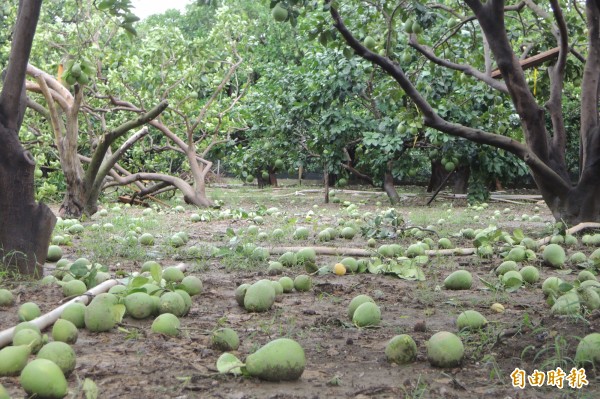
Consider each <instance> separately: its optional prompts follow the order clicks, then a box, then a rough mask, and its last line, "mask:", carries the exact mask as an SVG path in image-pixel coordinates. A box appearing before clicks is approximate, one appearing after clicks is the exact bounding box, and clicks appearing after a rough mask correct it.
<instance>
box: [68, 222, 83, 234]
mask: <svg viewBox="0 0 600 399" xmlns="http://www.w3.org/2000/svg"><path fill="white" fill-rule="evenodd" d="M83 230H84V228H83V226H82V225H80V224H79V223H75V224H74V225H73V226H71V227H69V228H68V229H67V231H68V232H69V234H73V235H75V234H80V233H83Z"/></svg>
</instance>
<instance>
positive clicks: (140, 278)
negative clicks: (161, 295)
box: [131, 276, 160, 288]
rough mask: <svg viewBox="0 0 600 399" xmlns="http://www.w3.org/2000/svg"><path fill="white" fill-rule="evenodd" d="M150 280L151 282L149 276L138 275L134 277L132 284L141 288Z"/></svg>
mask: <svg viewBox="0 0 600 399" xmlns="http://www.w3.org/2000/svg"><path fill="white" fill-rule="evenodd" d="M159 281H160V280H159ZM149 282H150V279H148V277H144V276H137V277H135V278H134V279H133V281H131V286H132V287H133V288H139V287H141V286H142V285H144V284H148V283H149Z"/></svg>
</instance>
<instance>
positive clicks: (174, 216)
mask: <svg viewBox="0 0 600 399" xmlns="http://www.w3.org/2000/svg"><path fill="white" fill-rule="evenodd" d="M223 195H225V196H226V195H227V192H225V193H224V194H223ZM339 196H342V197H343V198H344V199H348V200H351V201H356V202H359V200H360V199H362V198H363V197H356V196H353V195H352V194H344V193H341V194H339ZM266 198H267V199H266V200H264V202H265V206H267V207H268V206H278V207H280V209H281V210H282V211H284V213H285V215H287V216H288V217H291V216H294V217H295V218H297V219H298V224H299V225H306V226H309V227H311V229H313V230H312V231H314V226H315V224H314V222H307V221H306V219H305V218H304V215H306V212H308V211H310V210H313V211H315V213H316V214H318V215H321V217H320V218H319V219H318V220H319V226H321V225H327V222H329V223H330V224H333V225H335V224H334V222H335V221H336V220H337V219H338V218H340V217H341V214H340V212H341V209H342V208H341V206H340V204H327V205H323V204H321V203H320V200H321V196H320V194H318V193H308V194H306V195H303V196H302V197H301V198H300V197H298V196H281V195H279V193H278V192H274V193H273V195H272V196H269V195H267V197H266ZM294 199H295V200H296V202H294V203H292V202H291V201H292V200H294ZM377 200H382V197H378V198H375V197H365V199H364V201H363V203H361V205H360V206H359V209H360V211H361V212H367V211H370V212H375V211H376V210H377V209H385V205H383V206H380V207H377V206H376V205H375V202H376V201H377ZM405 200H406V202H405V203H404V204H403V205H402V206H399V207H397V209H398V210H399V212H400V213H401V214H402V215H403V216H404V217H405V218H406V219H407V220H408V219H410V218H411V217H415V218H417V216H418V218H420V219H419V220H422V219H423V218H425V220H426V219H427V215H428V214H429V213H431V214H432V216H431V219H430V221H429V223H435V221H436V220H437V219H438V218H439V216H436V215H439V214H443V212H446V210H447V209H450V208H447V207H442V203H445V204H446V206H447V205H448V204H449V203H450V202H449V201H448V200H446V201H438V202H437V204H436V205H435V208H426V207H423V206H422V204H424V202H425V200H426V199H424V198H423V197H406V198H405ZM314 204H319V208H318V209H316V208H313V205H314ZM239 205H240V206H242V207H246V209H249V210H251V209H255V208H256V205H252V202H251V201H249V200H248V202H247V203H244V201H243V200H241V201H240V203H239ZM507 206H508V207H510V208H511V210H513V213H514V214H516V215H521V214H523V213H527V214H534V212H535V211H534V209H533V208H534V206H535V205H534V204H531V203H530V204H525V205H517V204H506V203H490V207H489V208H488V209H486V210H485V211H483V212H478V211H473V210H470V209H467V208H466V207H464V204H461V203H459V202H455V203H454V204H453V208H452V209H453V212H454V213H453V215H463V216H464V215H467V216H468V218H467V216H464V220H473V215H476V214H477V215H479V216H480V220H479V221H478V222H473V223H471V227H485V226H487V222H488V221H489V217H491V215H492V214H493V211H494V210H496V209H499V210H502V209H504V208H506V207H507ZM540 208H541V210H540V211H539V215H540V217H541V219H542V220H543V221H542V222H537V223H535V222H520V221H514V220H510V221H509V220H507V219H506V220H505V219H502V220H501V221H500V223H499V225H500V227H502V228H506V229H507V230H509V231H510V230H511V229H514V228H516V227H520V228H523V229H524V230H525V232H526V233H527V234H528V235H531V236H532V237H533V238H540V237H542V236H543V234H544V233H545V232H546V233H547V232H548V230H547V228H546V227H544V226H545V224H544V221H549V220H551V217H550V214H549V213H548V212H547V210H546V209H545V207H543V206H541V205H540ZM432 209H434V210H435V211H432ZM122 212H125V213H126V215H127V216H128V217H138V218H139V217H140V215H141V212H142V210H141V208H130V209H124V210H123V211H122ZM193 212H196V211H195V210H193V209H191V208H189V209H186V210H185V212H184V213H167V214H166V215H164V216H163V217H162V218H161V221H160V226H158V227H157V231H158V232H159V233H157V234H156V235H157V237H159V238H160V232H163V237H162V238H166V237H168V236H169V234H170V233H171V232H173V231H179V230H184V231H186V232H187V233H188V234H189V236H190V241H189V243H188V244H187V246H188V247H189V246H191V245H194V244H198V243H207V242H212V243H213V244H214V245H217V246H221V247H222V246H226V245H227V244H228V242H229V241H230V239H231V237H230V236H228V235H227V229H228V228H231V229H233V230H234V231H237V230H239V229H241V228H244V227H247V226H248V225H250V224H252V223H253V222H252V220H251V219H242V220H232V219H224V220H221V219H219V220H214V221H211V222H199V223H191V222H190V221H189V220H190V219H189V215H190V214H191V213H193ZM423 215H425V216H423ZM452 218H456V219H457V221H456V223H457V225H456V226H452V227H450V228H455V227H456V230H455V231H452V232H453V233H458V223H460V222H459V221H458V219H459V217H458V216H450V215H449V216H448V218H447V219H448V220H451V219H452ZM98 220H99V218H97V217H94V218H92V220H90V221H87V222H84V223H83V224H84V225H90V224H93V223H97V222H98ZM275 220H278V221H277V222H275ZM279 220H281V219H276V218H271V217H268V216H265V224H264V225H262V226H261V228H262V229H263V230H265V231H271V230H272V229H273V228H275V227H280V226H278V225H277V223H280V222H279ZM429 223H428V224H429ZM463 227H468V226H466V225H465V226H463ZM316 231H318V230H316ZM80 240H81V238H78V237H74V238H73V246H71V247H66V248H64V251H65V253H66V255H65V256H67V257H69V258H71V259H75V258H77V257H79V256H87V257H89V258H90V259H93V258H94V254H93V253H92V251H91V250H90V253H86V251H87V250H88V247H86V246H84V245H82V242H80ZM453 240H455V242H456V243H457V244H458V245H459V246H470V243H469V242H468V241H466V240H461V239H460V238H453ZM160 241H161V240H160V239H158V240H157V244H156V246H155V248H152V249H151V250H149V251H148V252H147V253H146V254H144V256H142V257H139V258H136V259H134V260H131V259H127V258H125V257H121V256H118V254H115V257H114V258H113V259H112V260H110V261H109V262H108V264H109V265H110V269H111V271H112V272H115V271H117V270H138V269H139V266H140V264H141V262H142V261H143V260H147V259H152V258H155V257H159V258H160V262H161V263H162V264H163V266H168V265H174V264H177V263H179V262H180V261H182V260H181V259H178V254H179V253H180V252H179V251H163V249H164V247H163V246H162V244H161V243H160ZM378 241H379V244H383V243H391V242H393V241H398V242H400V243H401V244H402V246H403V248H406V246H407V245H408V244H409V243H410V242H412V241H414V238H402V239H397V240H378ZM99 245H102V244H101V243H99ZM261 245H263V246H265V247H267V248H275V247H277V246H281V245H285V246H287V245H294V246H299V247H300V246H310V245H316V244H315V241H314V237H311V238H310V239H309V240H306V241H300V242H292V241H291V239H289V238H288V239H286V240H285V241H284V242H282V243H276V242H263V243H261ZM318 245H322V244H318ZM325 245H328V246H337V247H353V248H366V240H365V239H364V238H363V237H360V236H359V235H357V236H356V237H355V238H354V239H353V240H351V241H349V240H343V239H340V238H338V239H336V240H334V241H332V242H330V243H327V244H325ZM576 250H582V251H584V252H585V253H586V254H588V255H589V254H590V253H591V249H590V248H587V247H583V246H578V247H575V248H570V249H569V252H573V251H576ZM276 257H277V256H275V255H271V260H275V259H276ZM337 260H339V258H338V257H333V256H319V257H318V262H317V263H318V264H319V265H333V264H334V263H335V262H336V261H337ZM183 261H184V262H186V263H187V264H188V269H189V270H191V271H189V272H188V273H189V274H194V275H197V276H198V277H200V278H201V279H202V281H203V283H204V291H203V292H202V293H201V294H200V295H198V296H195V297H194V298H193V306H192V309H191V311H190V313H189V315H188V316H187V317H185V318H182V319H181V322H182V328H183V333H182V335H181V337H179V338H168V337H164V336H160V335H156V334H152V333H151V332H150V324H151V320H144V321H136V320H133V319H130V318H125V319H124V322H123V324H122V325H121V328H120V329H114V330H113V331H111V332H109V333H100V334H95V333H90V332H88V331H86V330H80V332H79V340H78V341H77V343H76V344H75V345H74V349H75V351H76V353H77V367H76V369H75V371H74V373H73V374H72V375H71V376H70V377H69V379H68V381H69V388H70V395H69V397H85V396H84V394H83V392H82V391H81V387H80V384H81V382H82V381H83V380H84V379H85V378H91V379H92V380H94V381H95V382H96V384H97V385H98V387H99V389H100V395H99V396H98V397H99V398H181V399H183V398H227V399H251V398H273V399H274V398H286V399H287V398H360V399H362V398H457V399H458V398H495V399H499V398H598V397H600V385H599V382H600V378H599V377H600V375H599V374H597V373H596V371H595V370H587V379H588V381H589V385H587V386H584V387H582V388H581V389H572V388H569V387H568V386H565V388H564V389H559V388H556V387H549V386H544V387H531V386H526V387H525V388H524V389H520V388H515V387H513V385H512V383H511V377H510V374H511V373H512V371H513V370H514V369H515V368H517V367H518V368H521V369H523V370H526V371H527V372H528V373H529V372H532V371H533V370H534V369H538V370H540V371H550V370H554V369H556V367H558V366H560V367H562V368H563V370H565V372H566V373H568V372H569V371H570V369H571V367H573V362H572V360H571V359H572V357H573V356H574V354H575V348H576V346H577V343H578V338H580V337H583V336H585V335H587V334H589V333H591V332H598V330H599V329H600V321H599V317H598V316H599V315H600V313H596V312H594V313H592V314H589V315H587V316H586V318H585V319H584V318H581V317H580V318H572V317H554V316H551V315H550V314H549V306H548V305H546V303H545V300H544V297H543V294H542V291H541V282H540V283H539V284H537V285H534V286H527V287H524V288H522V289H520V290H518V291H516V292H513V293H507V292H503V291H501V290H499V291H494V290H489V289H486V287H485V285H484V284H483V283H482V282H481V281H480V280H479V279H478V278H477V277H481V278H483V279H484V280H486V281H495V279H496V277H495V275H494V274H493V272H492V271H493V269H494V268H495V267H496V266H497V265H498V264H499V263H501V262H502V259H501V258H500V257H499V256H498V255H496V256H495V257H494V258H493V259H490V260H482V259H479V258H477V257H474V256H463V257H449V256H437V257H431V258H430V261H429V262H428V264H427V265H426V266H424V267H423V271H424V272H425V275H426V280H425V281H422V282H415V281H406V280H402V279H399V278H396V277H393V276H384V275H372V274H357V275H345V276H336V275H333V274H328V275H323V276H318V275H315V276H313V288H312V290H311V291H309V292H304V293H299V292H296V291H294V292H293V293H289V294H284V295H283V300H282V301H281V302H276V303H275V305H274V306H273V308H272V309H271V310H270V311H268V312H265V313H248V312H247V311H245V310H244V309H243V308H241V307H239V306H238V305H237V303H236V301H235V298H234V290H235V288H236V287H237V286H238V285H239V284H241V283H251V282H254V281H257V280H259V279H261V278H273V279H274V278H279V276H277V277H272V276H267V275H266V266H265V265H264V264H261V265H255V266H252V265H251V266H249V267H248V266H247V263H244V262H242V260H239V259H238V260H236V259H235V258H231V259H225V258H209V259H204V260H201V261H192V260H189V259H187V260H186V259H184V260H183ZM238 261H239V262H240V265H239V266H240V267H236V262H238ZM265 263H266V262H265ZM534 264H536V265H538V266H540V270H541V280H540V281H543V280H544V279H545V278H546V277H547V276H550V275H556V273H557V271H556V270H553V269H548V268H547V267H544V266H541V264H540V263H539V262H537V263H534ZM459 268H465V269H467V270H470V271H471V272H472V273H473V275H474V277H475V276H477V277H475V278H474V286H473V288H472V289H471V290H467V291H447V290H444V289H443V288H442V289H439V287H440V286H442V285H443V280H444V278H445V277H446V276H447V275H448V274H449V273H450V272H451V271H453V270H456V269H459ZM576 272H577V270H575V269H573V273H571V274H568V273H564V272H563V274H565V275H564V276H563V277H564V278H565V279H566V280H573V279H575V277H576V274H577V273H576ZM302 273H304V270H303V269H301V268H300V267H293V268H287V269H286V270H285V273H284V274H285V275H289V276H291V277H292V278H293V277H294V276H296V275H298V274H302ZM0 286H4V287H8V288H10V289H11V290H12V291H13V293H15V294H16V299H17V304H16V305H15V306H14V307H10V308H0V330H3V329H5V328H9V327H11V326H13V325H16V324H17V323H18V319H17V315H16V313H17V312H16V310H17V307H18V305H19V304H20V303H23V302H27V301H34V302H36V303H38V304H39V305H40V307H41V308H42V311H43V312H46V311H49V310H51V309H53V308H55V307H57V306H58V305H59V304H60V303H61V301H62V299H63V296H62V292H61V289H60V287H58V286H41V287H40V286H37V285H35V284H34V283H30V282H27V281H8V279H6V278H5V280H4V281H2V282H1V283H0ZM358 294H368V295H371V296H372V297H373V298H374V299H375V300H376V302H377V304H378V305H379V306H380V308H381V311H382V323H381V325H380V326H379V327H377V328H368V329H359V328H356V327H355V326H353V325H352V323H351V321H350V320H348V318H347V316H346V309H347V306H348V303H349V302H350V300H351V299H352V298H353V297H354V296H356V295H358ZM495 302H500V303H502V304H503V305H504V306H505V308H506V311H505V312H504V313H500V314H499V313H495V312H493V311H492V310H490V305H491V304H492V303H495ZM466 309H474V310H477V311H479V312H480V313H482V314H483V315H484V316H485V317H486V318H487V319H488V321H489V325H488V326H487V327H486V328H485V329H484V330H482V331H479V332H471V333H468V332H460V333H459V332H458V331H457V327H456V325H455V319H456V317H457V315H458V314H459V313H460V312H462V311H463V310H466ZM219 326H228V327H231V328H233V329H234V330H236V331H237V332H238V334H239V336H240V340H241V346H240V348H239V350H238V351H236V352H234V354H235V355H236V356H238V357H239V358H240V359H242V360H243V359H244V358H245V357H246V356H247V355H248V354H250V353H252V352H253V351H254V350H256V349H257V348H258V347H260V346H261V345H263V344H265V343H267V342H269V341H270V340H273V339H275V338H279V337H289V338H293V339H295V340H297V341H298V342H299V343H300V344H301V345H302V346H303V348H304V349H305V352H306V358H307V366H306V369H305V371H304V373H303V375H302V377H301V378H300V380H298V381H296V382H282V383H271V382H264V381H260V380H256V379H250V378H244V377H236V376H233V375H221V374H219V373H218V372H217V370H216V365H215V364H216V360H217V358H218V357H219V356H220V354H221V353H220V352H219V351H217V350H215V349H213V348H211V347H210V345H209V338H210V333H211V331H213V330H214V329H215V328H217V327H219ZM443 330H445V331H451V332H454V333H457V334H459V336H460V337H461V339H462V340H463V343H464V345H465V349H466V357H465V360H464V362H463V364H462V366H461V367H457V368H452V369H439V368H433V367H431V366H430V364H429V362H428V361H427V354H426V347H425V343H426V341H427V340H428V339H429V338H430V337H431V335H433V334H434V333H436V332H438V331H443ZM402 333H407V334H410V335H411V336H412V337H413V338H414V340H415V341H416V343H417V347H418V358H417V361H416V362H415V363H412V364H409V365H404V366H398V365H393V364H389V363H388V362H387V361H386V359H385V354H384V349H385V346H386V343H387V342H388V341H389V340H390V339H391V338H392V337H393V336H394V335H397V334H402ZM0 383H1V384H3V385H4V386H5V387H6V388H7V389H8V391H9V393H10V394H11V395H12V396H13V397H14V398H20V397H23V395H24V394H23V391H22V390H21V389H20V387H19V382H18V378H17V377H0ZM565 385H567V382H566V381H565Z"/></svg>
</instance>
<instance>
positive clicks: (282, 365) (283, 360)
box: [246, 338, 306, 381]
mask: <svg viewBox="0 0 600 399" xmlns="http://www.w3.org/2000/svg"><path fill="white" fill-rule="evenodd" d="M304 367H306V358H305V356H304V349H302V347H301V346H300V344H298V343H297V342H296V341H294V340H292V339H289V338H279V339H276V340H274V341H271V342H269V343H268V344H266V345H265V346H263V347H262V348H260V349H259V350H257V351H256V352H254V353H253V354H251V355H249V356H248V357H247V358H246V371H248V374H250V375H251V376H253V377H258V378H260V379H262V380H266V381H294V380H297V379H298V378H300V376H301V375H302V373H303V372H304Z"/></svg>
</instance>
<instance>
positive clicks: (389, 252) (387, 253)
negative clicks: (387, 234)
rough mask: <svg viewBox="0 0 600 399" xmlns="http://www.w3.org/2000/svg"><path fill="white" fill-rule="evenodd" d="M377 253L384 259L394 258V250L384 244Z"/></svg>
mask: <svg viewBox="0 0 600 399" xmlns="http://www.w3.org/2000/svg"><path fill="white" fill-rule="evenodd" d="M377 252H379V254H380V255H381V256H383V257H386V258H391V257H393V256H394V249H393V248H392V247H391V246H390V245H387V244H383V245H381V246H380V247H379V249H378V250H377Z"/></svg>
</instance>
